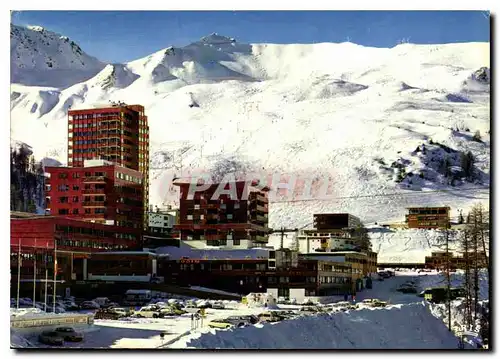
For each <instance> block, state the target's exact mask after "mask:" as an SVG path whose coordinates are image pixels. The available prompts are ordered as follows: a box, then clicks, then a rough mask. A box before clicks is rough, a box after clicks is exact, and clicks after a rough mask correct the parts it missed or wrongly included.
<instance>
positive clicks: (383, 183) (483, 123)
mask: <svg viewBox="0 0 500 359" xmlns="http://www.w3.org/2000/svg"><path fill="white" fill-rule="evenodd" d="M18 33H22V34H23V35H22V36H21V35H19V34H18ZM24 38H29V39H30V41H27V40H26V41H24V43H23V44H22V46H21V45H20V40H19V39H24ZM46 43H49V45H44V44H46ZM75 45H76V44H75ZM75 45H71V41H69V42H68V41H67V40H66V38H65V37H64V36H62V35H58V34H54V33H51V32H49V31H48V30H44V31H41V30H40V29H31V30H30V29H19V28H17V27H11V49H14V50H15V51H13V52H12V55H11V65H13V66H12V67H13V71H12V74H11V81H12V86H11V136H12V137H13V138H14V139H16V140H19V141H23V142H25V143H27V144H29V145H30V146H31V147H32V148H33V150H34V152H35V155H36V156H37V157H38V158H40V159H41V158H45V157H46V158H51V159H54V160H57V161H59V162H61V163H63V164H64V163H66V151H67V146H66V141H67V120H66V113H67V110H68V109H69V108H70V107H71V108H80V107H88V106H92V105H93V104H95V103H108V101H124V102H126V103H140V104H142V105H144V106H145V108H146V114H147V115H148V117H149V125H150V140H151V156H150V157H151V168H152V172H151V185H150V186H151V188H150V201H151V204H153V205H162V204H174V205H175V204H176V203H177V202H176V201H177V199H178V192H177V191H176V190H175V189H174V188H172V187H171V180H172V178H173V176H174V175H177V176H181V177H189V176H193V175H196V174H199V173H210V174H213V175H214V176H216V177H218V178H222V177H224V175H225V174H227V173H235V174H236V175H237V177H239V176H244V175H245V174H248V173H258V174H259V175H262V176H266V177H269V176H270V177H272V176H273V175H276V174H278V175H280V174H288V175H289V174H294V175H297V176H299V177H300V179H301V180H302V181H303V180H309V179H310V180H313V179H316V180H317V179H322V178H328V181H329V192H328V196H329V199H325V198H324V196H319V195H318V196H315V195H314V193H313V196H312V198H311V200H307V201H299V202H289V201H290V200H293V199H296V198H297V193H295V195H292V194H290V193H289V195H288V196H287V198H285V200H286V201H283V199H281V200H280V198H279V197H278V196H277V198H276V199H273V201H272V203H271V205H270V216H269V224H270V226H271V227H277V226H282V225H283V226H286V227H290V226H294V227H299V226H302V225H305V224H307V223H309V222H312V215H313V214H314V213H318V212H350V213H352V214H354V215H357V216H359V217H360V218H361V219H362V220H363V221H365V222H368V223H371V222H376V221H385V220H391V219H400V218H402V216H403V215H404V212H405V210H404V209H405V208H406V207H408V206H412V205H439V206H441V205H449V206H451V207H452V208H454V209H455V208H462V209H464V210H466V209H467V208H468V207H469V206H470V204H471V203H473V202H476V201H478V202H483V203H486V202H487V201H488V200H489V189H488V188H487V187H488V186H489V181H490V179H489V178H490V177H489V172H490V135H489V130H490V118H489V113H490V107H489V106H490V105H489V100H490V84H489V82H490V80H489V67H490V63H489V44H488V43H463V44H447V45H413V44H402V45H398V46H395V47H393V48H370V47H364V46H360V45H356V44H353V43H339V44H335V43H320V44H290V45H276V44H243V43H239V42H238V41H236V40H235V39H232V38H230V37H225V36H221V35H217V34H211V35H208V36H206V37H203V38H202V39H200V40H198V41H195V42H193V43H192V44H190V45H188V46H185V47H169V48H166V49H162V50H159V51H157V52H155V53H153V54H151V55H149V56H146V57H144V58H141V59H137V60H134V61H131V62H129V63H125V64H104V63H101V62H100V61H99V60H97V59H95V58H93V57H92V56H90V55H87V54H86V53H85V52H84V51H83V50H81V49H80V48H79V47H75ZM76 46H78V45H76ZM35 49H36V50H37V51H35ZM78 49H79V50H78ZM18 56H19V58H18ZM49 57H50V59H51V60H47V59H48V58H49ZM42 59H43V61H42ZM80 60H81V61H80ZM44 61H45V62H44ZM47 61H49V62H51V63H52V66H53V67H48V66H49V65H47ZM23 66H24V67H23ZM482 68H483V69H482ZM58 71H62V72H58ZM63 73H64V75H62V74H63ZM62 80H64V81H62ZM62 82H64V83H62ZM476 131H479V132H480V134H481V138H482V142H476V141H473V139H472V136H473V134H474V133H475V132H476ZM443 146H444V147H443ZM423 147H425V148H426V150H425V151H422V150H417V148H419V149H421V148H423ZM467 151H471V152H472V153H473V154H474V156H475V158H476V177H475V179H474V180H464V178H463V177H461V174H460V169H458V174H457V179H456V181H455V183H454V184H453V186H452V185H451V184H449V178H445V177H444V176H443V174H442V172H443V171H442V169H441V164H442V162H443V161H444V159H445V158H446V157H448V158H449V160H450V161H451V165H452V166H454V167H453V168H457V167H459V166H460V155H461V153H462V152H467ZM403 169H404V172H403ZM420 176H422V177H423V178H421V177H420ZM399 179H402V180H401V181H400V182H398V181H399ZM299 182H300V181H299ZM314 183H316V182H314ZM270 185H271V187H273V183H270ZM274 187H276V181H275V182H274ZM313 187H314V186H313ZM485 188H486V189H485ZM316 189H317V188H315V187H314V188H313V192H314V191H315V190H316ZM441 190H448V191H450V192H432V191H441ZM429 191H431V192H429ZM295 192H300V191H298V190H297V191H295ZM386 194H390V195H389V196H387V195H386Z"/></svg>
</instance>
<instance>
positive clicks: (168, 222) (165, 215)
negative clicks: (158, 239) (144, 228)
mask: <svg viewBox="0 0 500 359" xmlns="http://www.w3.org/2000/svg"><path fill="white" fill-rule="evenodd" d="M175 221H176V218H175V216H173V215H172V213H169V212H166V211H162V210H157V211H154V212H149V214H148V229H149V233H151V234H153V235H158V234H160V235H169V234H171V233H172V229H173V228H174V225H175Z"/></svg>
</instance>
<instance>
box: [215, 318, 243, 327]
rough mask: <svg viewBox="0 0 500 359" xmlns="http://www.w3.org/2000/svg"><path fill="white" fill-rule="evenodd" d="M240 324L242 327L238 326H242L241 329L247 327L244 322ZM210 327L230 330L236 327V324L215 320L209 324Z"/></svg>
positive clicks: (224, 320) (226, 320)
mask: <svg viewBox="0 0 500 359" xmlns="http://www.w3.org/2000/svg"><path fill="white" fill-rule="evenodd" d="M239 324H240V325H238V326H241V327H243V326H245V323H244V322H241V323H239ZM208 326H209V327H210V328H217V329H229V328H231V327H233V326H235V324H234V323H233V322H232V321H230V320H228V319H214V320H212V321H210V322H209V323H208Z"/></svg>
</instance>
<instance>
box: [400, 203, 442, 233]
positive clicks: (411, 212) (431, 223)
mask: <svg viewBox="0 0 500 359" xmlns="http://www.w3.org/2000/svg"><path fill="white" fill-rule="evenodd" d="M406 223H407V224H408V228H422V229H437V228H450V207H410V208H408V214H407V215H406Z"/></svg>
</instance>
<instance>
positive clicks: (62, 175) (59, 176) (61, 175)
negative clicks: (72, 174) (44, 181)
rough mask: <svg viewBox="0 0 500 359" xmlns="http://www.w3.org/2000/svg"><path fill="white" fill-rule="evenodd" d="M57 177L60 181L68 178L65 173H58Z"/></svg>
mask: <svg viewBox="0 0 500 359" xmlns="http://www.w3.org/2000/svg"><path fill="white" fill-rule="evenodd" d="M57 177H58V178H61V179H65V178H68V174H67V173H66V172H63V173H59V175H58V176H57Z"/></svg>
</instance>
